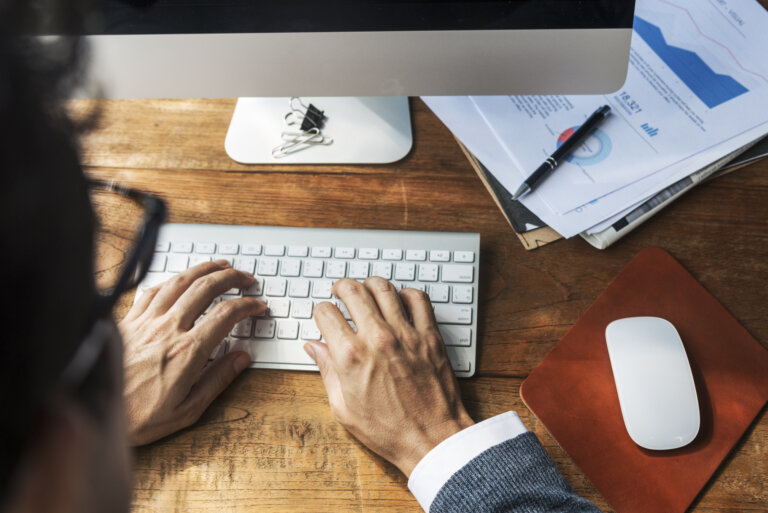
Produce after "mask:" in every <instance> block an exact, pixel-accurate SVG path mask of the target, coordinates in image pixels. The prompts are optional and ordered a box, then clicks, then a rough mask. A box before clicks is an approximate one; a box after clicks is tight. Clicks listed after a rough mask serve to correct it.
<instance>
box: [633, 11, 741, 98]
mask: <svg viewBox="0 0 768 513" xmlns="http://www.w3.org/2000/svg"><path fill="white" fill-rule="evenodd" d="M634 30H635V32H636V33H637V34H638V35H639V36H640V37H642V38H643V40H644V41H645V42H646V43H647V44H648V46H650V47H651V48H652V49H653V51H654V52H656V54H657V55H658V56H659V57H660V58H661V60H663V61H664V63H665V64H666V65H667V66H669V68H670V69H671V70H672V71H673V72H674V73H675V74H676V75H677V76H678V77H679V78H680V80H682V81H683V83H684V84H685V85H686V86H688V88H689V89H690V90H691V91H693V94H695V95H696V96H697V97H698V98H699V99H700V100H701V101H702V102H704V104H705V105H706V106H707V107H709V108H710V109H713V108H715V107H717V106H718V105H721V104H723V103H725V102H727V101H729V100H732V99H734V98H736V97H737V96H740V95H742V94H744V93H746V92H748V91H749V89H747V88H746V87H744V86H743V85H741V84H740V83H739V82H737V81H736V80H734V78H733V77H731V76H728V75H721V74H719V73H715V71H714V70H713V69H712V68H710V67H709V66H708V65H707V63H706V62H704V60H702V58H701V57H699V56H698V55H697V54H696V53H695V52H692V51H690V50H685V49H683V48H678V47H676V46H671V45H669V44H667V41H666V39H665V38H664V34H663V33H662V32H661V29H660V28H659V27H657V26H656V25H654V24H653V23H650V22H648V21H645V20H644V19H642V18H640V17H639V16H635V27H634Z"/></svg>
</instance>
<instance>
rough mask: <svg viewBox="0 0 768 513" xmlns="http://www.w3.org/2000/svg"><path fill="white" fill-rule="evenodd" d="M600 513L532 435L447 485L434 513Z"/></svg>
mask: <svg viewBox="0 0 768 513" xmlns="http://www.w3.org/2000/svg"><path fill="white" fill-rule="evenodd" d="M468 512H472V513H486V512H487V513H509V512H515V513H518V512H520V513H545V512H546V513H554V512H557V513H576V512H578V513H584V512H589V513H599V512H600V510H599V509H598V508H597V507H596V506H595V505H594V504H592V503H591V502H589V501H588V500H586V499H583V498H581V497H579V496H578V495H576V493H575V492H574V491H573V490H572V489H571V487H570V486H568V483H566V482H565V480H564V479H563V476H561V475H560V472H558V470H557V469H556V468H555V465H554V463H553V462H552V460H551V459H550V458H549V455H547V453H546V451H545V450H544V448H543V447H542V446H541V444H540V443H539V440H538V439H537V438H536V435H534V434H533V433H532V432H530V431H528V432H526V433H523V434H521V435H518V436H516V437H515V438H512V439H511V440H507V441H506V442H504V443H501V444H499V445H496V446H494V447H491V448H490V449H488V450H487V451H485V452H483V453H481V454H480V455H479V456H477V457H476V458H474V459H473V460H472V461H470V462H469V463H467V464H466V465H465V466H464V467H462V468H461V469H460V470H459V471H458V472H456V473H455V474H454V475H453V476H451V478H450V479H449V480H448V481H447V482H446V483H445V484H444V485H443V487H442V488H441V489H440V491H439V492H438V494H437V497H435V500H434V501H433V502H432V506H431V507H430V509H429V513H468Z"/></svg>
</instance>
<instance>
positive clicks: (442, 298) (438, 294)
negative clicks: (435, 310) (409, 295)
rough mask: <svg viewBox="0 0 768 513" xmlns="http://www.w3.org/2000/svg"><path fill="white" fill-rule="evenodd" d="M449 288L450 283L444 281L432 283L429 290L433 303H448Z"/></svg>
mask: <svg viewBox="0 0 768 513" xmlns="http://www.w3.org/2000/svg"><path fill="white" fill-rule="evenodd" d="M449 289H450V287H449V286H448V285H443V284H442V283H435V284H433V285H430V286H429V290H428V291H427V292H428V293H429V299H430V300H431V301H432V302H433V303H447V302H448V291H449Z"/></svg>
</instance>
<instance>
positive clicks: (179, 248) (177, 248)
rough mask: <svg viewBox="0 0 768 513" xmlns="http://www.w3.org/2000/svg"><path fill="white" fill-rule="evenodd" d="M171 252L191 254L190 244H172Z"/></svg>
mask: <svg viewBox="0 0 768 513" xmlns="http://www.w3.org/2000/svg"><path fill="white" fill-rule="evenodd" d="M171 251H172V252H174V253H192V243H191V242H174V243H173V244H171Z"/></svg>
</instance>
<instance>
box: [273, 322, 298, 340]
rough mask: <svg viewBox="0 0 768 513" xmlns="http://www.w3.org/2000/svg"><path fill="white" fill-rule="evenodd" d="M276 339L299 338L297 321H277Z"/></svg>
mask: <svg viewBox="0 0 768 513" xmlns="http://www.w3.org/2000/svg"><path fill="white" fill-rule="evenodd" d="M277 338H281V339H283V340H296V339H297V338H299V321H277Z"/></svg>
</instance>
